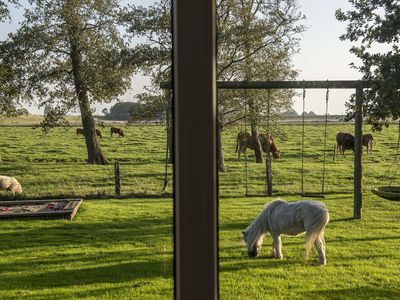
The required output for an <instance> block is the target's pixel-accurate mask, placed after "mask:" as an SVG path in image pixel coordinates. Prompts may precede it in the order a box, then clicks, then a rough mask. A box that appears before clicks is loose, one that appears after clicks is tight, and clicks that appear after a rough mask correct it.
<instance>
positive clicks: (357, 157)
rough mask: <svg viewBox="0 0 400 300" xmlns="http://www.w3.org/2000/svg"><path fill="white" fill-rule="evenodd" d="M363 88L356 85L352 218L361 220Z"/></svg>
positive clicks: (360, 83)
mask: <svg viewBox="0 0 400 300" xmlns="http://www.w3.org/2000/svg"><path fill="white" fill-rule="evenodd" d="M362 104H363V86H362V81H359V82H358V83H357V88H356V106H355V128H354V135H355V139H354V218H355V219H361V218H362V214H361V208H362V123H363V113H362Z"/></svg>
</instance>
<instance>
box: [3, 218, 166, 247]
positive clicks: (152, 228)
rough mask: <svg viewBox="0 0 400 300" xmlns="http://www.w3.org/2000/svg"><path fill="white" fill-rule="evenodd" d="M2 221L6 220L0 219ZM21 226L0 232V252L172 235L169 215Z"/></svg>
mask: <svg viewBox="0 0 400 300" xmlns="http://www.w3.org/2000/svg"><path fill="white" fill-rule="evenodd" d="M3 222H6V221H3ZM24 222H26V228H27V229H26V230H25V229H23V228H24V227H22V228H21V229H20V230H18V231H13V232H5V233H0V251H4V250H7V251H10V250H13V249H15V250H21V249H24V248H35V247H43V246H45V247H57V246H60V245H62V246H63V247H78V246H80V247H84V246H87V245H88V246H90V245H101V244H105V245H106V244H108V243H109V244H118V243H120V244H122V243H133V242H143V243H146V244H149V243H154V244H156V243H157V240H156V239H157V238H162V237H172V217H171V218H152V217H146V218H140V219H136V220H132V221H122V220H118V223H114V222H112V221H110V222H98V223H78V222H64V223H62V224H61V225H59V223H58V224H57V225H55V226H53V227H45V228H43V227H42V228H35V229H30V228H29V222H30V221H29V220H23V221H21V223H20V224H21V225H22V226H23V223H24Z"/></svg>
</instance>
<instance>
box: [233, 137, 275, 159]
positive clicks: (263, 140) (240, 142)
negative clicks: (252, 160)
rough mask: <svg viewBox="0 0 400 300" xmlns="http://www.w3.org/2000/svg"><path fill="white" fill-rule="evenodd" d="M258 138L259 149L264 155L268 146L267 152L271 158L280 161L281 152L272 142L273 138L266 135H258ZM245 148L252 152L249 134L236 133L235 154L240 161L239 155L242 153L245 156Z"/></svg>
mask: <svg viewBox="0 0 400 300" xmlns="http://www.w3.org/2000/svg"><path fill="white" fill-rule="evenodd" d="M258 138H259V139H260V144H261V149H262V151H263V152H264V153H267V149H268V146H269V152H271V153H272V155H273V157H274V158H275V159H280V158H281V151H280V150H279V148H278V147H277V146H276V143H275V141H274V138H273V137H272V135H270V134H269V135H267V134H261V133H260V134H259V135H258ZM247 148H250V149H252V150H254V147H253V139H252V137H251V134H250V133H248V132H247V131H246V132H245V131H241V132H239V133H238V135H237V137H236V151H235V153H237V154H238V159H239V161H240V154H241V153H243V154H244V155H245V156H246V150H247ZM246 157H247V156H246Z"/></svg>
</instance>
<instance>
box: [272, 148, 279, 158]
mask: <svg viewBox="0 0 400 300" xmlns="http://www.w3.org/2000/svg"><path fill="white" fill-rule="evenodd" d="M272 156H273V157H274V158H275V159H281V151H280V150H278V149H276V151H274V152H272Z"/></svg>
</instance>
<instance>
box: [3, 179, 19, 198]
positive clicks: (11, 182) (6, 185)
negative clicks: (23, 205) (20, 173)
mask: <svg viewBox="0 0 400 300" xmlns="http://www.w3.org/2000/svg"><path fill="white" fill-rule="evenodd" d="M0 189H1V190H7V191H11V192H12V194H13V195H15V193H17V194H21V193H22V186H21V184H20V183H19V182H18V181H17V179H15V177H8V176H0Z"/></svg>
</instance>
